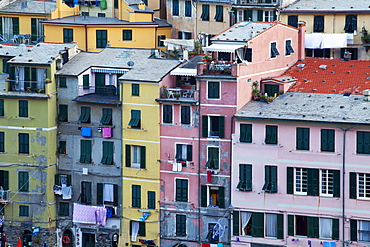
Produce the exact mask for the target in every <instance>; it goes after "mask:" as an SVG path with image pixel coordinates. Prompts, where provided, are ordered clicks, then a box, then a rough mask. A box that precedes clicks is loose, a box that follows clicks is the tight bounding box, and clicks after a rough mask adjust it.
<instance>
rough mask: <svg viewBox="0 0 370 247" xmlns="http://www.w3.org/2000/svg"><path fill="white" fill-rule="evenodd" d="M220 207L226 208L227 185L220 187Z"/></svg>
mask: <svg viewBox="0 0 370 247" xmlns="http://www.w3.org/2000/svg"><path fill="white" fill-rule="evenodd" d="M218 200H219V202H218V207H219V208H225V187H222V186H221V187H218Z"/></svg>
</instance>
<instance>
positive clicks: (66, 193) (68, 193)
mask: <svg viewBox="0 0 370 247" xmlns="http://www.w3.org/2000/svg"><path fill="white" fill-rule="evenodd" d="M62 198H63V199H64V200H69V199H71V198H72V188H71V186H65V185H62Z"/></svg>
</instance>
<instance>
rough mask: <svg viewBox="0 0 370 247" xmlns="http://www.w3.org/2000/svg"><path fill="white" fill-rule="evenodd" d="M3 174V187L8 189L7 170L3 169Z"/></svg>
mask: <svg viewBox="0 0 370 247" xmlns="http://www.w3.org/2000/svg"><path fill="white" fill-rule="evenodd" d="M3 176H4V177H3V178H4V182H3V185H4V186H3V189H4V190H9V171H3Z"/></svg>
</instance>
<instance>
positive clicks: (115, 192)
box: [113, 184, 119, 214]
mask: <svg viewBox="0 0 370 247" xmlns="http://www.w3.org/2000/svg"><path fill="white" fill-rule="evenodd" d="M118 193H119V191H118V185H117V184H113V205H114V206H118V204H119V201H118V198H119V195H118ZM116 214H117V213H116Z"/></svg>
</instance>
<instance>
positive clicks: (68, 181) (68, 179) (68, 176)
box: [67, 175, 72, 186]
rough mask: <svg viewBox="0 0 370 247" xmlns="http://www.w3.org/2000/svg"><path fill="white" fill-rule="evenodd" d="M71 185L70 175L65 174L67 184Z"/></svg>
mask: <svg viewBox="0 0 370 247" xmlns="http://www.w3.org/2000/svg"><path fill="white" fill-rule="evenodd" d="M71 185H72V176H71V175H67V186H71Z"/></svg>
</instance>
